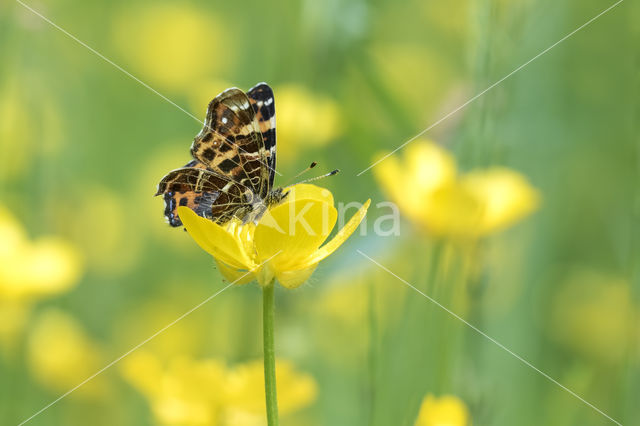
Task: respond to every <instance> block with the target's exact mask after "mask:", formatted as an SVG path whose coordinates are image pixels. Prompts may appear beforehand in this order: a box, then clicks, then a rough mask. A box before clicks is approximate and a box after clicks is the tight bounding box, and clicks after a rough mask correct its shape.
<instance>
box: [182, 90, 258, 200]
mask: <svg viewBox="0 0 640 426" xmlns="http://www.w3.org/2000/svg"><path fill="white" fill-rule="evenodd" d="M191 155H193V158H195V159H196V160H198V161H199V162H201V163H203V164H205V165H206V166H207V168H209V169H211V170H212V171H213V172H216V173H218V174H220V175H222V176H228V177H229V178H230V179H232V180H234V181H236V182H238V183H240V184H241V185H244V186H246V187H247V188H249V189H251V191H252V192H253V193H254V194H256V195H260V196H262V194H263V193H265V194H266V192H268V191H265V189H267V186H268V180H269V168H268V167H269V166H268V160H267V153H266V150H265V146H264V141H263V139H262V133H261V132H260V128H259V125H258V122H257V120H256V115H255V112H254V109H253V107H252V106H251V103H250V101H249V98H248V97H247V95H246V94H245V93H244V92H243V91H241V90H240V89H237V88H231V89H227V90H225V91H224V92H222V93H221V94H219V95H218V96H216V97H215V99H214V100H212V101H211V103H210V104H209V107H208V109H207V117H206V119H205V123H204V128H203V129H202V130H201V131H200V133H199V134H198V135H197V136H196V138H195V139H194V141H193V144H192V145H191Z"/></svg>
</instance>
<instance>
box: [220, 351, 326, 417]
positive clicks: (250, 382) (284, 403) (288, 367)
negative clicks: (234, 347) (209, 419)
mask: <svg viewBox="0 0 640 426" xmlns="http://www.w3.org/2000/svg"><path fill="white" fill-rule="evenodd" d="M276 381H277V383H278V410H279V411H280V414H282V415H287V414H291V413H294V412H296V411H298V410H300V409H301V408H304V407H306V406H308V405H309V404H311V403H312V402H313V401H314V400H315V398H316V394H317V386H316V382H315V380H314V379H313V377H311V376H310V375H308V374H304V373H301V372H299V371H297V370H296V369H295V367H294V365H293V364H291V363H290V362H288V361H286V360H277V361H276ZM226 391H227V402H226V405H227V406H226V411H227V413H226V416H225V417H226V418H227V420H228V423H229V424H237V423H235V422H233V421H232V420H233V419H234V418H248V417H250V416H251V417H254V418H256V419H258V420H262V419H263V418H264V410H265V400H264V365H263V364H262V361H261V360H256V361H251V362H248V363H246V364H240V365H237V366H235V367H234V368H233V369H231V370H230V371H229V374H228V375H227V383H226ZM258 424H260V423H258Z"/></svg>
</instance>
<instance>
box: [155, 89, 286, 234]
mask: <svg viewBox="0 0 640 426" xmlns="http://www.w3.org/2000/svg"><path fill="white" fill-rule="evenodd" d="M191 156H192V157H193V160H192V161H190V162H189V163H187V164H185V165H184V166H183V167H181V168H179V169H175V170H172V171H171V172H169V173H168V174H167V175H166V176H164V177H163V178H162V179H161V180H160V183H158V190H157V192H156V194H155V195H161V194H162V195H163V197H164V202H165V210H164V215H165V218H166V220H167V222H168V223H169V225H171V226H174V227H178V226H182V221H181V220H180V218H179V217H178V214H177V208H178V206H187V207H189V208H190V209H192V210H193V211H194V212H195V213H196V214H198V215H199V216H202V217H205V218H207V219H211V220H213V221H214V222H217V223H220V224H222V223H225V222H227V221H229V220H231V219H232V218H234V217H235V218H238V219H241V220H242V221H243V222H245V223H246V222H249V221H256V220H257V219H259V218H260V216H261V215H262V214H263V213H264V212H265V211H266V209H267V207H269V206H270V205H273V204H276V203H278V202H280V201H281V200H282V199H283V198H284V197H285V196H286V193H283V189H282V188H277V189H273V181H274V177H275V167H276V111H275V101H274V96H273V90H271V87H269V86H268V85H267V84H266V83H259V84H257V85H256V86H254V87H253V88H251V89H250V90H249V91H248V92H246V93H245V92H243V91H242V90H240V89H238V88H236V87H232V88H230V89H227V90H225V91H224V92H222V93H220V94H219V95H218V96H216V97H215V98H214V99H213V100H212V101H211V102H210V103H209V106H208V108H207V116H206V118H205V121H204V127H203V128H202V130H201V131H200V133H198V135H196V137H195V139H194V140H193V143H192V145H191Z"/></svg>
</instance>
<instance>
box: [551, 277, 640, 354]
mask: <svg viewBox="0 0 640 426" xmlns="http://www.w3.org/2000/svg"><path fill="white" fill-rule="evenodd" d="M638 312H639V307H638V306H637V304H636V303H634V300H633V295H632V290H631V286H630V285H629V283H628V282H627V281H626V280H625V279H624V278H622V277H618V276H612V275H609V274H607V273H603V272H601V271H597V270H592V269H588V268H581V269H577V270H574V271H572V272H571V273H570V274H569V276H568V277H567V278H566V279H565V280H564V282H563V283H562V285H561V286H560V288H559V291H558V293H557V295H556V297H555V300H554V301H553V303H552V306H551V310H550V315H549V318H550V320H551V321H550V323H549V327H550V332H551V335H552V336H553V337H554V339H555V340H556V341H558V342H559V343H560V344H561V345H563V346H565V347H567V348H569V349H571V350H573V351H576V352H578V353H579V354H581V355H583V356H585V357H587V358H591V359H593V360H596V361H598V362H602V363H606V364H616V363H620V362H623V361H624V360H625V356H626V355H627V354H628V353H630V352H631V351H633V350H634V348H633V347H632V346H631V345H632V342H634V341H636V339H638V337H639V336H640V323H639V322H638V321H637V315H638Z"/></svg>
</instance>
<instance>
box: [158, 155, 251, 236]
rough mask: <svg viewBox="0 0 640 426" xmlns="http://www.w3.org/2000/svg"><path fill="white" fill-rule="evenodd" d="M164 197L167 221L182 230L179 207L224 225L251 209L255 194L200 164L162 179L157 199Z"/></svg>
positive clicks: (175, 171)
mask: <svg viewBox="0 0 640 426" xmlns="http://www.w3.org/2000/svg"><path fill="white" fill-rule="evenodd" d="M160 194H163V196H164V202H165V211H164V214H165V217H166V219H167V222H168V223H169V224H170V225H171V226H182V221H181V220H180V218H179V217H178V214H177V209H178V206H187V207H189V208H190V209H191V210H193V211H194V212H195V213H196V214H197V215H199V216H202V217H205V218H207V219H211V220H213V221H215V222H218V223H223V222H226V221H228V220H229V219H231V218H232V217H233V216H234V215H236V214H237V213H239V212H240V211H243V210H245V209H250V200H251V198H252V195H251V191H250V190H249V189H248V188H247V187H245V186H244V185H242V184H240V183H238V182H235V181H233V180H231V179H230V178H229V177H227V176H223V175H220V174H217V173H215V172H213V171H211V170H208V169H207V168H206V166H205V165H204V164H202V163H198V162H197V161H191V162H190V163H188V164H186V165H185V167H182V168H180V169H176V170H173V171H171V172H169V173H168V174H167V175H166V176H165V177H163V178H162V180H161V181H160V183H159V184H158V191H157V192H156V195H160Z"/></svg>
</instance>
